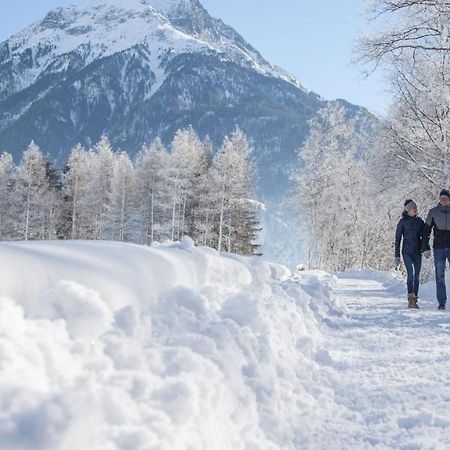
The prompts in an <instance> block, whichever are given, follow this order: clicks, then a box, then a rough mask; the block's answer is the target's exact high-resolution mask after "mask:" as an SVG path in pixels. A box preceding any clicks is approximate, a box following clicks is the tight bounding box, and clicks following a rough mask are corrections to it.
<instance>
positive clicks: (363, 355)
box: [318, 273, 450, 449]
mask: <svg viewBox="0 0 450 450" xmlns="http://www.w3.org/2000/svg"><path fill="white" fill-rule="evenodd" d="M367 278H371V277H369V276H368V274H367V273H366V274H360V275H358V274H349V275H341V276H340V277H339V280H338V283H337V285H336V287H335V292H336V293H337V295H338V297H339V301H340V303H341V305H342V307H343V309H344V311H345V313H346V314H345V318H343V319H342V322H341V323H340V325H339V326H338V327H336V328H331V329H330V331H329V333H327V337H326V342H327V343H328V345H327V348H328V349H329V352H330V356H331V360H330V362H329V365H330V366H332V367H333V368H334V369H335V370H332V371H331V372H332V373H333V375H332V377H331V380H330V383H331V388H332V390H333V394H334V401H333V403H334V405H333V407H332V408H331V409H332V411H331V414H330V416H331V420H330V422H329V423H323V427H324V430H323V433H324V434H323V435H322V439H318V441H319V442H320V445H319V447H320V448H342V449H344V448H358V449H362V448H390V449H449V448H450V313H442V312H438V311H436V310H435V308H436V305H435V304H434V303H433V302H432V301H431V298H432V297H431V296H432V291H431V290H429V291H430V292H429V293H430V295H429V299H427V298H426V299H425V300H423V301H422V310H421V311H408V310H407V309H405V308H404V299H403V295H402V296H401V297H400V296H399V295H401V294H400V293H399V291H398V287H397V288H394V287H393V286H392V285H391V286H387V285H386V284H385V283H383V281H384V282H385V281H386V280H383V277H381V276H378V278H379V279H378V280H377V279H376V278H377V276H376V275H375V276H374V277H373V278H375V279H367ZM424 296H425V297H426V294H424ZM333 443H334V444H333Z"/></svg>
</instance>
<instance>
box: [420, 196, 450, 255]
mask: <svg viewBox="0 0 450 450" xmlns="http://www.w3.org/2000/svg"><path fill="white" fill-rule="evenodd" d="M432 230H434V239H433V248H450V208H446V207H444V206H442V205H441V204H440V203H439V204H438V205H437V206H435V207H434V208H432V209H430V212H429V213H428V217H427V220H426V221H425V229H424V235H423V241H422V250H423V251H426V250H430V235H431V231H432Z"/></svg>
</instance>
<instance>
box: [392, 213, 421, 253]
mask: <svg viewBox="0 0 450 450" xmlns="http://www.w3.org/2000/svg"><path fill="white" fill-rule="evenodd" d="M423 233H424V221H423V220H422V219H421V218H420V217H411V216H408V215H405V216H403V217H402V218H401V219H400V222H399V223H398V225H397V232H396V233H395V256H396V257H400V242H401V240H402V238H403V245H402V255H405V254H406V255H413V256H414V255H420V253H421V252H422V237H423Z"/></svg>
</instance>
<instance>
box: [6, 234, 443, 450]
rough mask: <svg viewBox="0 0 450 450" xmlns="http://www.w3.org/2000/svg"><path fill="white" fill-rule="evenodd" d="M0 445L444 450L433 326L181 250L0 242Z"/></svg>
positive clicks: (370, 290) (333, 289)
mask: <svg viewBox="0 0 450 450" xmlns="http://www.w3.org/2000/svg"><path fill="white" fill-rule="evenodd" d="M0 267H1V270H0V449H1V450H75V449H77V450H81V449H83V450H84V449H86V450H87V449H89V450H103V449H108V450H119V449H120V450H144V449H153V450H164V449H167V450H177V449H180V450H181V449H183V450H184V449H186V450H187V449H193V450H203V449H204V450H216V449H217V450H219V449H230V450H237V449H242V450H248V449H251V450H257V449H258V450H259V449H273V450H275V449H295V450H297V449H314V450H316V449H324V450H325V449H327V450H328V449H372V448H376V449H388V448H389V449H393V448H395V449H402V448H404V449H422V448H423V449H425V448H426V449H428V448H435V449H445V448H449V446H450V433H449V431H450V430H449V427H450V383H449V382H448V373H449V371H450V346H449V345H448V340H449V331H450V327H449V324H450V320H449V317H450V316H449V315H448V313H440V312H439V313H438V312H437V311H435V305H434V303H433V302H432V298H433V296H434V291H433V288H432V286H431V285H430V286H427V287H425V288H424V290H423V297H424V299H423V300H421V304H422V306H423V310H422V311H408V310H407V309H406V308H405V300H404V287H403V285H402V284H401V283H400V282H399V281H398V279H396V278H395V277H394V276H393V275H390V274H378V273H374V272H355V273H348V274H345V275H340V276H338V277H336V276H331V275H327V274H324V273H320V272H302V273H298V274H294V275H293V274H291V273H290V272H289V271H288V270H287V269H285V268H283V267H282V266H278V265H275V264H270V263H266V262H263V261H261V260H259V259H257V258H241V257H237V256H233V255H228V254H223V255H220V254H218V253H217V252H216V251H213V250H210V249H204V248H194V247H193V246H192V241H190V240H189V239H187V238H186V239H184V240H183V241H182V243H180V244H167V245H160V246H156V247H153V248H147V247H140V246H136V245H129V244H120V243H109V242H98V243H93V242H45V243H39V242H36V243H1V244H0Z"/></svg>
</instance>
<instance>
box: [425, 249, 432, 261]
mask: <svg viewBox="0 0 450 450" xmlns="http://www.w3.org/2000/svg"><path fill="white" fill-rule="evenodd" d="M423 256H424V257H425V259H430V258H431V250H426V251H424V252H423Z"/></svg>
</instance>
